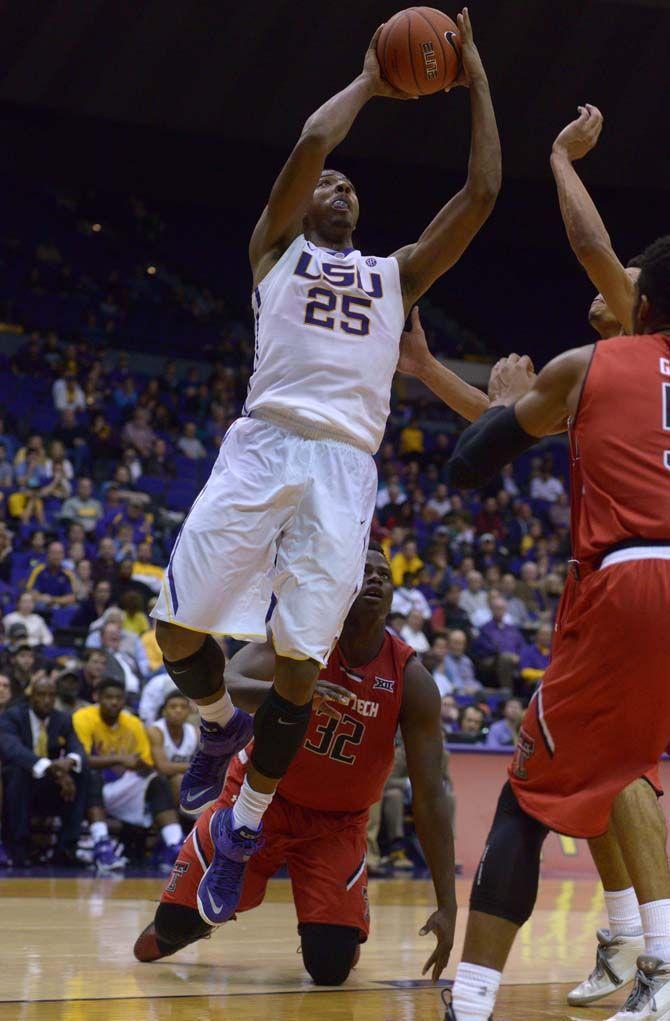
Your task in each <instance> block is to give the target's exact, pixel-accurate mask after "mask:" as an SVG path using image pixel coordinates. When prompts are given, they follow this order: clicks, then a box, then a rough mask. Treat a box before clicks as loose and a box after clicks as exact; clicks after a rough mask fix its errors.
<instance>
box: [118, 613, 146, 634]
mask: <svg viewBox="0 0 670 1021" xmlns="http://www.w3.org/2000/svg"><path fill="white" fill-rule="evenodd" d="M122 626H123V629H124V631H132V633H133V634H134V635H139V636H140V637H141V636H142V635H143V634H144V633H145V631H148V630H149V628H150V627H151V625H150V624H149V618H148V617H147V615H146V613H142V611H141V610H139V611H138V612H137V613H128V612H127V611H126V612H125V613H124V615H123V625H122Z"/></svg>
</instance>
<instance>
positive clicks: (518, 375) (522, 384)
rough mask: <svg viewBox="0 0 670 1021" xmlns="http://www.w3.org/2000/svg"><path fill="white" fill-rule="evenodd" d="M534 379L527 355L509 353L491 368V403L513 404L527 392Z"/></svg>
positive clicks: (530, 362)
mask: <svg viewBox="0 0 670 1021" xmlns="http://www.w3.org/2000/svg"><path fill="white" fill-rule="evenodd" d="M535 379H536V376H535V369H534V367H533V363H532V361H531V360H530V358H529V357H528V355H522V356H521V357H520V356H519V355H517V354H511V355H509V356H508V357H507V358H501V359H500V361H499V362H496V364H495V365H494V366H493V368H492V369H491V375H490V377H489V398H490V400H491V403H493V402H494V401H495V402H496V403H498V404H514V402H515V401H518V400H519V398H520V397H523V395H524V394H526V393H528V391H529V390H530V388H531V387H532V385H533V383H534V382H535Z"/></svg>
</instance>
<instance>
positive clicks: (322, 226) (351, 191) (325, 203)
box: [303, 169, 360, 245]
mask: <svg viewBox="0 0 670 1021" xmlns="http://www.w3.org/2000/svg"><path fill="white" fill-rule="evenodd" d="M359 211H360V207H359V203H358V196H357V195H356V189H355V188H354V185H353V184H352V182H351V181H350V180H349V178H348V177H346V176H345V175H344V174H342V173H340V171H339V170H329V169H325V170H323V171H322V172H321V176H320V177H319V180H318V182H317V185H316V188H315V189H314V194H313V196H312V201H311V203H310V205H309V208H308V209H307V212H306V214H305V218H304V221H303V229H304V232H305V237H306V238H310V237H314V236H316V237H318V238H320V239H322V240H323V241H326V242H327V243H330V244H333V245H341V244H342V243H343V242H345V243H346V242H348V241H350V239H351V234H352V232H353V231H354V230H355V229H356V224H357V223H358V215H359Z"/></svg>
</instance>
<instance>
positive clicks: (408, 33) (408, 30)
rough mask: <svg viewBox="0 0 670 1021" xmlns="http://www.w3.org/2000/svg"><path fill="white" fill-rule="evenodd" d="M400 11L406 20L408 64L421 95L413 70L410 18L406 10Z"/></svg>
mask: <svg viewBox="0 0 670 1021" xmlns="http://www.w3.org/2000/svg"><path fill="white" fill-rule="evenodd" d="M410 10H416V7H414V8H410ZM402 13H403V15H404V16H405V20H406V21H407V49H408V50H409V66H410V67H411V68H412V77H413V78H414V83H415V85H416V91H417V92H418V93H419V95H421V96H423V95H424V93H423V91H422V89H421V86H420V85H419V80H418V78H417V76H416V71H415V70H414V47H413V46H412V19H411V18H410V16H409V13H408V12H407V11H403V12H402ZM431 28H432V26H431Z"/></svg>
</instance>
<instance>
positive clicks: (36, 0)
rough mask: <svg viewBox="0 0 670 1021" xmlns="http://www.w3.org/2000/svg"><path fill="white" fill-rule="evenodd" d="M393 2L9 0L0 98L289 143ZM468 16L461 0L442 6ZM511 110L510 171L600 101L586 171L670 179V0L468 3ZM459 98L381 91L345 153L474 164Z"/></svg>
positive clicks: (619, 177)
mask: <svg viewBox="0 0 670 1021" xmlns="http://www.w3.org/2000/svg"><path fill="white" fill-rule="evenodd" d="M402 6H403V4H402V3H399V2H398V0H327V2H315V0H309V2H306V0H257V2H255V3H248V2H245V0H241V2H239V3H235V4H233V3H231V2H230V0H219V2H210V0H59V2H57V3H56V2H49V0H41V2H40V0H8V2H7V3H5V4H4V5H3V9H2V18H1V21H0V27H1V31H0V67H2V68H3V73H2V80H1V83H0V102H2V103H3V104H4V107H5V110H4V113H5V116H9V115H11V114H12V112H13V113H16V112H17V111H19V110H22V111H24V113H25V112H26V111H28V110H29V111H31V112H32V113H33V115H34V114H35V113H36V112H37V111H41V112H42V115H44V112H45V111H50V112H52V114H56V113H58V114H67V115H73V116H82V115H83V116H85V117H87V118H96V119H97V118H104V119H106V120H109V121H114V122H121V123H130V124H136V125H147V126H148V125H151V126H154V127H159V128H162V129H168V130H172V131H176V132H187V133H189V134H192V133H196V134H202V135H210V136H214V137H216V138H218V139H220V140H226V141H227V142H229V143H235V144H236V145H237V146H244V145H254V144H257V143H259V142H260V143H262V144H264V145H266V146H269V147H275V146H276V147H281V149H282V150H284V151H285V150H286V146H287V145H288V144H289V143H290V141H291V140H292V139H294V138H295V136H296V133H297V131H298V130H299V128H300V125H301V124H302V122H303V120H304V119H305V117H306V116H307V115H308V114H309V113H310V112H311V111H312V109H313V108H314V107H315V106H316V105H318V104H319V102H320V101H322V100H323V99H324V98H326V97H328V96H329V95H330V94H332V93H333V92H334V91H337V90H338V88H340V87H341V86H342V85H344V84H345V83H346V82H347V81H348V80H349V79H350V78H351V77H352V76H353V75H354V74H355V73H356V71H357V69H358V67H359V66H360V62H361V59H362V56H363V51H364V48H365V44H366V41H367V39H368V38H369V36H370V35H371V33H372V32H373V30H374V29H375V27H376V26H377V25H378V24H379V23H380V22H381V21H383V20H385V19H388V17H389V16H390V15H391V14H392V13H394V12H395V11H396V10H399V9H400V8H401V7H402ZM443 6H444V8H445V9H446V10H447V13H450V14H452V15H455V13H456V10H457V5H456V3H454V2H452V0H450V2H449V3H447V4H443ZM470 11H471V16H472V18H473V23H474V27H475V32H476V38H477V41H478V43H479V45H480V48H481V51H482V54H483V56H484V59H485V63H486V66H487V68H488V71H489V76H490V79H491V84H492V88H493V93H494V98H495V100H496V106H497V109H498V113H499V118H500V126H501V131H502V137H503V143H504V160H505V174H506V176H507V177H512V178H517V179H529V178H530V179H534V178H538V177H540V176H543V175H545V173H546V163H547V152H548V147H549V146H550V144H551V141H552V138H553V136H554V134H555V132H556V131H557V130H558V129H559V128H560V127H561V126H562V124H563V123H564V122H565V121H566V120H568V119H570V117H571V116H572V114H573V113H574V112H575V107H576V105H577V103H580V102H584V101H588V102H592V103H595V104H597V105H600V106H601V108H602V110H603V112H604V113H605V116H606V136H605V138H604V140H603V144H602V146H601V148H600V149H599V151H598V152H597V153H596V154H595V155H594V156H593V157H592V158H591V159H590V161H589V175H590V180H591V181H595V182H598V183H599V184H601V185H604V186H610V187H635V188H639V187H647V188H653V189H659V190H665V189H668V188H670V143H669V141H668V131H669V129H670V88H669V85H670V0H581V2H580V0H472V2H471V5H470ZM464 107H465V98H464V97H463V96H461V95H458V96H456V97H455V98H454V97H452V96H450V97H449V99H448V100H447V99H446V98H445V97H444V96H438V97H431V98H428V99H425V100H423V101H422V102H421V103H417V104H401V103H394V102H390V101H382V100H378V101H377V102H376V103H375V104H373V106H372V107H371V108H370V109H369V110H366V111H365V112H364V114H363V116H362V117H361V118H360V120H359V122H358V123H357V125H356V126H355V128H354V130H353V132H352V134H351V137H350V139H349V140H348V141H347V142H346V143H345V144H344V145H343V146H342V148H341V155H342V156H343V157H344V158H347V157H350V156H351V157H357V158H364V159H370V158H372V159H374V160H380V159H383V160H384V161H386V162H388V163H389V164H393V165H408V164H411V165H413V166H434V167H439V168H442V169H446V170H456V169H458V168H462V167H463V161H464V159H465V157H466V153H467V128H468V118H467V115H466V112H465V109H464Z"/></svg>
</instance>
